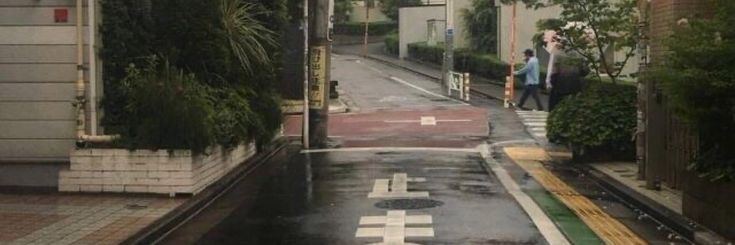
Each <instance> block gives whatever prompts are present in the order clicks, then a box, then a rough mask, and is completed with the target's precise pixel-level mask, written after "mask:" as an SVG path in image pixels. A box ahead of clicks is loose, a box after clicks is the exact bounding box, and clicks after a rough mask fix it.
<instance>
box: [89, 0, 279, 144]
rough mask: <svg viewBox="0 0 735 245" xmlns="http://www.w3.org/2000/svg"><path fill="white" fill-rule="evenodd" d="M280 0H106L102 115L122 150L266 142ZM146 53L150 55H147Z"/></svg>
mask: <svg viewBox="0 0 735 245" xmlns="http://www.w3.org/2000/svg"><path fill="white" fill-rule="evenodd" d="M286 4H287V2H286V0H277V1H271V0H262V1H260V0H210V1H201V0H157V1H150V2H149V4H139V3H138V2H137V1H125V0H107V1H104V2H103V5H102V11H103V14H104V15H105V20H104V23H103V24H102V26H101V30H102V38H103V42H104V44H105V46H104V47H103V49H102V56H103V59H104V61H105V62H104V64H105V67H104V69H105V73H104V82H105V96H106V97H105V99H104V103H103V105H104V108H105V112H106V113H105V119H104V125H105V127H106V129H107V132H108V133H119V134H121V135H122V136H123V140H122V143H124V145H125V146H127V147H130V148H147V149H192V150H194V151H196V152H201V151H203V150H204V149H205V148H206V147H208V146H211V145H213V144H220V145H224V146H234V145H237V144H239V143H243V142H247V141H250V140H255V141H257V142H258V143H260V144H261V145H262V144H264V143H266V142H269V141H270V139H271V138H272V136H273V135H274V133H275V130H276V129H277V128H278V127H279V126H280V123H281V113H280V109H279V103H278V97H277V96H276V93H275V92H274V89H273V86H272V83H273V81H275V80H276V79H278V75H277V74H278V73H279V72H278V71H279V69H280V68H279V67H280V63H279V62H280V60H281V59H280V55H281V54H280V53H281V52H280V47H279V45H278V44H277V43H278V42H277V40H278V38H279V36H278V34H280V33H281V32H282V30H283V27H284V25H285V24H286V23H287V21H288V12H287V7H286ZM151 57H156V58H153V59H154V60H155V62H151V59H152V58H151Z"/></svg>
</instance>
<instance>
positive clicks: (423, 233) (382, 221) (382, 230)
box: [355, 210, 434, 244]
mask: <svg viewBox="0 0 735 245" xmlns="http://www.w3.org/2000/svg"><path fill="white" fill-rule="evenodd" d="M432 223H433V220H432V217H431V215H409V216H406V211H405V210H391V211H388V214H387V215H386V216H363V217H361V218H360V225H361V226H363V225H385V227H360V228H357V232H355V237H358V238H364V237H382V238H383V242H382V243H379V244H406V238H407V237H434V228H432V227H406V226H408V225H431V224H432Z"/></svg>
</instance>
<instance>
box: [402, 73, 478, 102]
mask: <svg viewBox="0 0 735 245" xmlns="http://www.w3.org/2000/svg"><path fill="white" fill-rule="evenodd" d="M390 79H391V80H393V81H396V82H398V83H401V84H403V85H406V86H409V87H412V88H414V89H416V90H418V91H421V92H424V93H426V94H430V95H433V96H435V97H439V98H448V99H451V100H454V99H453V98H451V97H447V96H444V95H441V94H437V93H434V92H431V91H429V90H426V89H424V88H422V87H419V86H416V85H413V84H411V83H409V82H406V81H404V80H403V79H400V78H397V77H390ZM454 101H455V102H458V103H460V104H463V105H469V104H467V103H465V102H462V101H458V100H454Z"/></svg>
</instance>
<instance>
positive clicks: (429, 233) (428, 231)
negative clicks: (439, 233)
mask: <svg viewBox="0 0 735 245" xmlns="http://www.w3.org/2000/svg"><path fill="white" fill-rule="evenodd" d="M406 236H407V237H434V229H433V228H406Z"/></svg>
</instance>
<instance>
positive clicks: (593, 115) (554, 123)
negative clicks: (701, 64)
mask: <svg viewBox="0 0 735 245" xmlns="http://www.w3.org/2000/svg"><path fill="white" fill-rule="evenodd" d="M635 95H636V88H635V86H630V85H620V84H612V83H600V82H593V83H590V84H589V86H588V87H587V88H586V89H585V90H584V91H583V92H582V93H580V94H578V95H573V96H570V97H569V98H566V99H564V100H563V101H562V102H561V103H560V104H559V105H558V106H557V108H555V109H554V110H553V111H551V113H550V114H549V118H548V120H547V122H548V123H547V132H548V137H549V140H550V141H552V142H555V143H560V144H564V145H568V146H571V148H572V150H573V152H574V153H575V158H577V159H578V160H579V159H586V158H587V159H588V158H590V157H591V158H595V157H603V158H607V159H605V160H611V159H614V160H631V159H633V158H634V156H635V151H634V150H635V142H634V141H633V139H632V136H633V132H634V131H635V127H636V96H635ZM601 154H602V155H603V156H600V155H601Z"/></svg>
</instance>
